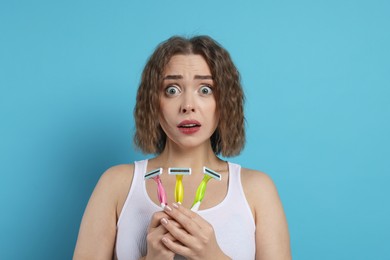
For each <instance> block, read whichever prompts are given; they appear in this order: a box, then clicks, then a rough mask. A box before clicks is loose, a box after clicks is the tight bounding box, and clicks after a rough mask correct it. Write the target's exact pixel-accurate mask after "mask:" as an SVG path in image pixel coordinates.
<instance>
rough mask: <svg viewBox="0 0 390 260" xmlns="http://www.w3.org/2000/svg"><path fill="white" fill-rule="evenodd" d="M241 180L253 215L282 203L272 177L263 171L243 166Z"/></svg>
mask: <svg viewBox="0 0 390 260" xmlns="http://www.w3.org/2000/svg"><path fill="white" fill-rule="evenodd" d="M241 182H242V187H243V190H244V193H245V197H246V198H247V201H248V203H249V206H250V207H251V210H252V212H253V215H254V216H256V215H257V214H258V212H260V211H263V212H264V210H265V209H269V208H270V207H273V206H274V205H277V204H279V203H280V199H279V195H278V191H277V189H276V186H275V184H274V182H273V180H272V179H271V177H270V176H269V175H268V174H266V173H264V172H261V171H257V170H252V169H247V168H242V169H241Z"/></svg>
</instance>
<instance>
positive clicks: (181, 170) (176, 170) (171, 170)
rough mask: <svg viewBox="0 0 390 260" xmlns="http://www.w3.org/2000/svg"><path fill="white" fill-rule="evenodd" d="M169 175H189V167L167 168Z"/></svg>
mask: <svg viewBox="0 0 390 260" xmlns="http://www.w3.org/2000/svg"><path fill="white" fill-rule="evenodd" d="M168 174H171V175H191V168H168Z"/></svg>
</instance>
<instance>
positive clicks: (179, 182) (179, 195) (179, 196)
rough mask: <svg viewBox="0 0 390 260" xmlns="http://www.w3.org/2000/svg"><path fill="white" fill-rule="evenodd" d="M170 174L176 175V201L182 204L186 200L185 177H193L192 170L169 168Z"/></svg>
mask: <svg viewBox="0 0 390 260" xmlns="http://www.w3.org/2000/svg"><path fill="white" fill-rule="evenodd" d="M168 174H171V175H176V185H175V201H176V202H178V203H180V204H181V203H183V198H184V187H183V175H191V168H168Z"/></svg>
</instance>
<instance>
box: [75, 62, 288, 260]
mask: <svg viewBox="0 0 390 260" xmlns="http://www.w3.org/2000/svg"><path fill="white" fill-rule="evenodd" d="M209 76H210V77H209ZM164 78H165V79H164V83H163V86H162V87H161V90H160V91H161V93H160V109H161V114H160V117H159V121H160V124H161V126H162V128H163V130H164V131H165V133H166V134H167V137H168V138H167V143H166V146H165V149H164V151H163V152H162V153H161V154H160V155H159V156H157V157H155V158H153V159H151V160H149V162H148V169H147V170H148V171H149V170H152V169H155V168H157V167H163V169H164V172H167V168H168V167H191V168H192V174H191V175H189V176H185V178H183V185H184V186H185V194H195V192H196V189H197V186H198V184H199V183H200V181H201V180H202V178H203V174H202V167H203V166H207V167H209V168H211V169H214V170H216V171H217V172H219V173H220V174H222V181H220V182H217V181H210V182H209V184H208V186H207V193H206V195H205V197H204V200H203V202H202V205H201V209H207V208H211V207H214V206H216V205H218V204H219V203H221V201H222V200H223V199H224V197H225V196H226V194H227V184H228V181H229V180H228V165H227V163H226V162H225V161H222V160H220V159H219V158H218V157H217V156H215V155H214V153H213V151H212V149H211V144H210V136H211V135H212V133H213V132H214V130H215V129H216V127H217V125H218V121H219V116H218V111H217V109H216V102H215V97H214V95H213V93H212V90H213V80H212V78H211V73H210V69H209V67H208V66H207V63H206V62H205V60H204V59H203V58H202V57H201V56H199V55H175V56H173V57H172V58H171V60H170V62H169V63H168V65H167V66H166V68H165V70H164ZM209 90H210V91H209ZM185 119H192V120H197V121H198V122H200V123H201V125H202V126H201V127H200V130H199V131H198V132H196V133H195V134H191V135H188V134H183V133H182V132H180V130H179V129H178V127H177V124H178V123H180V122H181V121H182V120H185ZM133 171H134V165H119V166H115V167H112V168H110V169H109V170H107V172H106V173H104V174H103V176H102V177H101V179H100V180H99V182H98V184H97V186H96V188H95V190H94V192H93V194H92V196H91V198H90V201H89V203H88V206H87V208H86V211H85V213H84V216H83V220H82V223H81V226H80V232H79V237H78V241H77V245H76V249H75V253H74V259H77V260H78V259H112V256H113V251H114V245H115V236H116V223H117V220H118V217H119V215H120V212H121V210H122V208H123V205H124V202H125V199H126V196H127V193H128V189H129V187H130V185H131V181H132V176H133ZM161 178H162V181H163V183H164V186H165V189H166V191H167V199H168V201H170V202H173V201H174V187H175V178H172V176H168V175H167V174H165V175H164V174H163V175H161ZM241 181H242V185H243V189H244V193H245V196H246V199H247V201H248V204H249V205H250V208H251V210H252V214H253V217H254V220H255V224H256V234H255V236H256V260H263V259H277V260H278V259H281V260H282V259H283V260H284V259H291V253H290V242H289V234H288V228H287V221H286V218H285V215H284V212H283V208H282V204H281V202H280V199H279V196H278V193H277V190H276V188H275V185H274V183H273V182H272V180H271V179H270V178H269V177H268V176H267V175H266V174H264V173H262V172H259V171H254V170H250V169H245V168H242V169H241ZM146 189H147V192H148V195H149V197H150V198H151V200H152V201H154V203H155V204H157V205H159V202H158V199H157V197H156V196H155V192H156V190H155V189H156V188H155V183H153V181H152V180H149V181H147V183H146ZM192 200H193V197H192V196H184V201H183V203H182V204H181V205H179V204H176V203H173V204H169V205H168V207H166V208H165V210H164V211H160V212H156V213H155V214H154V215H153V216H152V219H151V222H150V225H149V228H148V234H147V248H148V251H147V255H146V256H144V257H143V258H142V259H173V257H174V255H175V253H177V254H181V255H183V256H185V257H186V258H187V259H230V258H229V256H227V255H225V253H224V252H223V251H222V250H221V248H220V247H219V245H218V243H217V240H216V237H215V232H214V230H213V227H212V226H211V225H210V224H209V223H208V222H207V221H206V220H205V219H203V218H202V217H201V216H200V215H198V214H197V213H194V212H192V211H191V210H189V208H190V207H191V205H192V202H193V201H192ZM97 245H98V246H97Z"/></svg>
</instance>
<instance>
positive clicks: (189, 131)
mask: <svg viewBox="0 0 390 260" xmlns="http://www.w3.org/2000/svg"><path fill="white" fill-rule="evenodd" d="M199 129H200V126H196V127H189V128H184V127H179V130H180V132H182V133H183V134H186V135H190V134H194V133H196V132H198V131H199Z"/></svg>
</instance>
